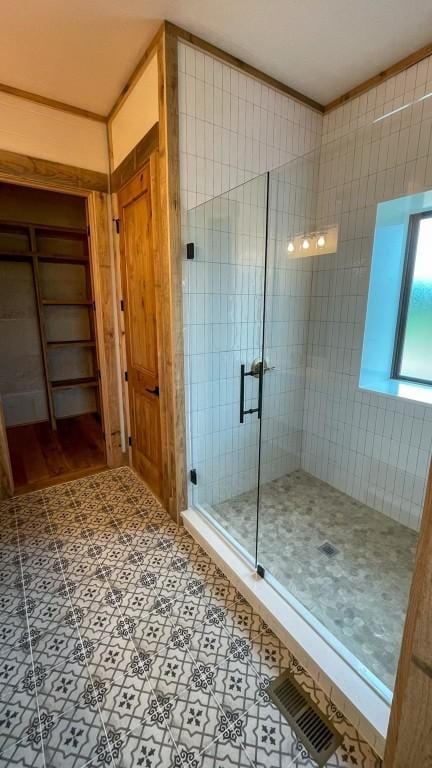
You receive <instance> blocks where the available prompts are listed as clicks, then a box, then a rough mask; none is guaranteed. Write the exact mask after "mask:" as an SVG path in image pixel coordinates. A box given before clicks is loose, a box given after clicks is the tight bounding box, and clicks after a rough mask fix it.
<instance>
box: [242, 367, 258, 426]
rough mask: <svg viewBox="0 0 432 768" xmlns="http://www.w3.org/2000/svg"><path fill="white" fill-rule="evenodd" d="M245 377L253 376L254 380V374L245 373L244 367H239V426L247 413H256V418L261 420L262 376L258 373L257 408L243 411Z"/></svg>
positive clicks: (251, 372) (252, 372)
mask: <svg viewBox="0 0 432 768" xmlns="http://www.w3.org/2000/svg"><path fill="white" fill-rule="evenodd" d="M246 376H254V377H255V378H256V372H254V371H247V372H245V366H244V365H241V366H240V424H243V423H244V417H245V416H246V414H248V413H257V414H258V418H259V419H260V418H261V407H262V380H263V375H262V373H260V376H259V390H258V408H249V410H247V411H245V409H244V401H245V378H246Z"/></svg>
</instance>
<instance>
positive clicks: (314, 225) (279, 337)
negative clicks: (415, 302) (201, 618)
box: [257, 123, 432, 700]
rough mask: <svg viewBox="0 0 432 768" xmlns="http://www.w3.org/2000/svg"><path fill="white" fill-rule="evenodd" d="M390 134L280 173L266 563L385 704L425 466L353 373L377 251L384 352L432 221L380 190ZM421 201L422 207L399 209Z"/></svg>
mask: <svg viewBox="0 0 432 768" xmlns="http://www.w3.org/2000/svg"><path fill="white" fill-rule="evenodd" d="M387 128H388V126H387ZM382 134H383V128H382V126H381V125H380V123H378V124H377V125H374V124H372V125H371V126H367V128H365V129H364V130H362V131H357V132H356V133H355V135H354V136H348V137H345V138H344V140H337V141H334V142H332V143H329V144H327V145H323V147H322V148H321V150H320V152H316V153H314V152H313V153H311V154H309V155H306V156H304V157H302V158H298V159H296V160H294V161H293V162H291V163H289V164H287V165H286V166H285V167H282V168H280V169H276V170H274V171H272V172H271V173H270V179H269V203H268V248H267V259H266V267H267V268H266V297H265V326H264V334H263V336H264V338H263V353H262V356H263V358H264V359H265V361H266V363H267V366H268V371H267V372H266V373H265V375H264V377H263V387H262V413H261V429H262V440H261V445H260V448H261V461H260V477H259V484H258V487H259V494H258V497H259V498H258V515H257V520H258V528H257V539H258V541H257V561H258V563H259V564H260V565H261V566H263V568H264V570H265V576H266V578H267V579H268V580H269V581H270V582H271V583H272V585H273V586H274V587H275V588H276V589H277V590H278V591H280V592H282V593H283V595H284V596H285V598H286V599H287V601H288V602H290V603H291V605H293V606H294V607H295V608H296V610H297V611H298V612H299V613H301V614H302V615H303V616H304V617H305V618H306V619H307V620H308V621H310V623H311V624H312V625H313V626H315V627H316V628H317V630H318V631H319V633H320V634H321V635H322V636H324V637H325V638H326V639H328V641H329V643H330V644H331V645H332V646H333V648H335V649H336V650H337V651H338V652H339V653H340V655H341V656H343V657H344V658H345V660H346V661H347V662H348V663H349V664H351V666H353V667H354V668H355V669H356V670H357V671H358V672H359V673H360V674H362V676H363V677H365V678H366V679H367V680H368V681H369V682H370V684H371V685H372V686H373V687H374V688H375V689H376V690H377V691H378V692H379V693H380V694H381V695H382V696H383V697H384V698H385V699H387V700H390V699H391V691H392V690H393V687H394V681H395V676H396V668H397V662H398V658H399V652H400V644H401V638H402V630H403V625H404V620H405V614H406V608H407V604H408V596H409V588H410V583H411V577H412V572H413V567H414V557H415V549H416V543H417V529H418V525H419V519H420V514H421V502H422V495H423V493H424V477H423V478H422V477H421V470H420V471H419V472H418V475H417V472H416V466H417V467H419V466H420V465H419V464H418V462H419V461H421V462H422V463H423V464H426V462H427V459H426V460H424V458H423V457H422V456H421V455H420V454H418V453H416V458H415V460H413V462H412V463H411V467H412V468H413V469H411V470H408V469H407V464H406V462H403V461H402V460H401V455H403V451H404V450H405V451H408V447H406V448H405V449H402V454H401V452H400V451H401V447H400V446H401V441H406V443H407V445H408V441H409V435H410V433H408V434H407V435H402V434H401V432H400V431H399V432H398V431H397V425H398V424H399V422H400V423H401V424H402V422H403V423H407V424H408V425H409V426H408V429H409V430H410V429H411V421H410V418H412V414H413V413H414V411H411V410H410V408H411V406H410V405H409V404H404V403H403V401H402V402H397V401H395V400H394V399H393V398H388V397H387V398H385V397H383V396H381V397H380V396H378V395H376V394H375V393H373V392H371V391H365V390H362V389H361V388H360V387H359V374H360V367H361V353H362V344H363V334H364V327H365V309H366V303H367V293H368V281H369V274H370V265H371V258H372V255H373V253H374V252H375V250H376V249H378V250H379V255H381V252H382V254H383V255H385V257H386V258H387V260H388V261H387V266H386V267H385V268H384V269H383V268H382V267H381V275H382V277H384V276H385V279H386V284H385V285H384V286H382V287H381V292H380V294H379V296H378V297H377V299H378V303H377V304H375V307H374V313H373V314H374V316H377V312H378V317H380V319H379V321H378V324H375V325H374V327H373V328H372V332H371V333H372V335H373V337H374V341H375V346H376V339H377V327H378V329H380V328H382V327H383V326H384V320H385V321H386V322H387V324H388V325H392V327H391V328H390V329H389V336H390V337H391V340H392V343H393V340H394V334H395V326H396V319H397V310H398V300H399V294H400V271H399V272H398V269H399V267H397V264H398V263H399V262H401V263H402V262H403V253H404V246H403V244H404V238H406V232H407V229H408V220H409V211H410V210H424V208H425V207H426V206H427V203H428V201H429V203H430V202H431V196H430V193H425V194H423V193H422V192H421V182H420V179H415V178H411V177H410V175H409V173H408V172H405V174H402V173H401V174H399V175H395V173H394V172H393V173H391V172H389V173H388V174H387V175H386V174H385V173H381V175H380V176H378V178H377V179H376V178H374V177H373V171H374V170H375V167H374V160H373V158H374V157H375V156H376V152H377V146H378V144H379V142H380V137H381V136H382ZM362 163H363V164H364V165H363V166H362ZM368 168H369V172H370V174H371V176H372V180H371V181H370V182H369V179H368V178H366V170H365V169H368ZM412 173H415V171H414V169H412ZM362 174H363V175H364V178H363V179H362ZM397 182H399V185H398V183H397ZM368 184H369V185H368ZM413 187H414V188H415V189H416V190H418V191H419V194H418V195H417V196H414V197H415V199H413V200H411V202H410V203H409V204H408V203H407V202H404V203H403V204H401V203H400V196H401V195H403V194H404V193H405V192H406V191H407V189H408V190H409V189H410V188H413ZM389 197H390V200H389V202H388V203H386V204H385V205H386V206H387V207H388V208H389V210H387V208H386V212H385V219H384V224H382V225H381V224H380V228H379V232H378V236H377V235H375V240H374V230H375V222H376V221H377V222H378V221H380V220H381V219H383V215H382V214H381V215H380V217H378V218H376V217H377V211H379V207H380V203H381V202H382V201H383V200H388V198H389ZM393 198H396V205H395V206H393V205H392V200H393ZM377 206H378V207H377ZM410 206H411V208H410ZM416 206H417V208H416ZM431 207H432V206H431ZM396 230H397V238H396V235H395V231H396ZM395 243H397V245H396V244H395ZM392 271H393V272H394V275H395V281H394V282H395V283H397V281H398V280H399V282H398V285H397V286H396V291H395V295H396V299H395V300H394V301H393V304H391V302H390V275H391V272H392ZM392 312H393V315H394V318H393V319H392ZM375 351H376V350H375ZM392 351H393V347H392V348H391V349H390V350H389V355H388V357H389V370H388V371H387V373H386V375H387V380H390V379H391V371H390V365H391V354H392ZM379 358H380V361H381V362H382V360H383V358H384V355H383V354H382V353H381V354H379ZM389 384H391V382H389ZM399 414H403V416H402V415H399ZM423 414H424V411H423V406H422V405H420V406H418V415H419V417H420V418H422V417H423ZM412 424H413V422H412ZM409 450H411V451H415V450H416V449H415V448H414V446H413V447H411V448H410V449H409ZM405 455H406V454H405ZM425 455H426V454H425ZM401 473H403V479H402V475H401ZM402 488H403V490H401V489H402ZM398 489H399V490H398ZM401 493H403V494H405V498H401V496H400V494H401ZM398 494H399V496H398ZM396 553H397V554H396Z"/></svg>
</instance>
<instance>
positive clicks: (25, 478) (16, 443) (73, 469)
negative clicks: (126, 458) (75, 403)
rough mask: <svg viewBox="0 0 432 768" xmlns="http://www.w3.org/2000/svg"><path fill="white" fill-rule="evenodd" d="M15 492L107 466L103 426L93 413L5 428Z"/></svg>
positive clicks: (72, 478)
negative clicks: (54, 421) (51, 423)
mask: <svg viewBox="0 0 432 768" xmlns="http://www.w3.org/2000/svg"><path fill="white" fill-rule="evenodd" d="M7 438H8V444H9V452H10V458H11V464H12V472H13V477H14V483H15V493H24V492H28V491H31V490H37V489H38V488H44V487H45V486H47V485H52V484H54V483H58V482H65V481H66V480H74V479H76V478H78V477H82V476H84V475H86V474H90V473H91V472H93V471H95V470H100V469H102V468H103V467H104V466H106V456H105V442H104V439H103V436H102V427H101V425H100V423H99V422H98V420H97V419H96V418H95V416H94V415H93V414H85V415H83V416H74V417H70V418H67V419H62V420H59V421H58V422H57V430H53V429H51V427H50V425H49V423H48V422H42V423H39V424H25V425H22V426H16V427H9V428H8V429H7Z"/></svg>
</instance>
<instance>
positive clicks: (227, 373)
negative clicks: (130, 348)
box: [179, 43, 432, 528]
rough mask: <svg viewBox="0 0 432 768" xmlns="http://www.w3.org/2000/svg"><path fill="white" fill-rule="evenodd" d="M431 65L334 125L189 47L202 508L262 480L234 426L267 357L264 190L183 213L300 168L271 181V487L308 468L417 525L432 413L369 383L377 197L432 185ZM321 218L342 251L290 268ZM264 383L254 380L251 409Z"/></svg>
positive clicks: (184, 107)
mask: <svg viewBox="0 0 432 768" xmlns="http://www.w3.org/2000/svg"><path fill="white" fill-rule="evenodd" d="M431 61H432V59H428V60H425V61H424V62H421V63H420V64H419V65H417V66H415V67H412V68H411V69H409V70H407V71H406V72H404V73H402V74H400V75H397V76H396V77H394V78H392V79H391V80H388V81H387V82H386V83H384V84H382V85H381V86H379V87H378V88H375V89H373V90H371V91H369V92H368V93H367V94H364V95H363V96H361V97H359V98H357V99H355V100H353V101H352V102H349V103H348V104H346V105H344V106H343V107H340V108H339V109H337V110H335V111H334V112H332V113H330V114H329V115H328V116H325V117H324V119H323V117H322V116H321V115H320V114H318V113H317V112H315V111H314V110H312V109H310V108H308V107H306V106H303V105H301V104H299V103H297V102H295V101H294V100H292V99H290V98H289V97H287V96H284V95H283V94H281V93H279V92H277V91H275V90H273V89H271V88H269V87H267V86H265V85H263V84H261V83H260V82H258V81H257V80H255V79H254V78H251V77H248V76H246V75H244V74H243V73H242V72H239V71H237V70H236V69H234V68H233V67H230V66H228V65H226V64H224V63H222V62H220V61H219V60H217V59H215V58H214V57H211V56H208V55H207V54H204V53H203V52H201V51H198V50H196V49H194V48H193V47H191V46H188V45H185V44H183V43H180V44H179V100H180V103H179V107H180V158H181V168H180V186H181V200H182V237H183V242H184V243H185V242H186V241H187V240H188V239H191V240H194V241H195V243H196V246H197V257H196V259H195V261H193V262H188V261H186V260H185V261H184V327H185V357H186V359H185V368H186V402H187V418H188V439H189V445H188V448H189V466H191V461H192V460H193V463H194V465H196V468H197V469H198V477H199V483H198V486H197V488H196V489H195V495H194V496H193V499H194V500H195V501H197V500H199V501H201V502H208V503H209V504H213V503H217V502H218V501H221V500H223V499H226V498H229V497H231V496H234V495H236V494H238V493H240V492H242V491H243V490H249V489H250V488H253V487H254V486H255V485H256V482H257V477H256V465H257V440H258V435H257V425H256V422H255V421H253V422H252V419H254V418H255V417H249V419H250V420H248V417H246V423H245V425H244V426H242V427H240V425H239V413H238V389H239V368H240V363H245V364H246V365H248V364H249V365H250V363H251V362H252V360H253V359H254V357H258V356H259V351H260V350H259V338H260V335H261V330H262V288H263V265H264V237H263V221H264V218H263V209H262V205H263V204H264V201H265V194H264V193H263V189H262V184H263V180H262V179H261V180H257V181H256V182H254V183H249V184H248V185H247V187H246V188H239V189H238V190H235V191H233V192H231V193H230V194H229V195H224V198H223V200H222V201H220V202H219V203H218V202H217V201H215V200H214V201H213V202H212V203H210V204H209V205H208V206H204V207H203V208H201V209H198V210H197V211H196V212H194V213H193V214H192V215H191V214H189V218H190V221H189V223H190V226H191V227H192V230H191V231H190V232H188V226H187V225H188V215H187V211H188V210H189V209H191V208H194V206H196V205H198V204H201V203H204V202H206V201H209V200H212V198H214V197H215V196H217V195H220V194H221V193H226V192H227V190H230V189H233V188H234V187H236V186H238V185H240V184H243V182H245V181H247V180H249V179H252V178H253V177H255V176H257V174H260V173H263V172H265V171H267V170H271V169H273V168H276V167H278V166H280V165H282V164H285V163H289V166H287V168H285V169H281V170H280V171H277V172H276V173H275V174H274V175H272V177H271V186H270V206H269V207H270V215H269V246H268V265H269V270H268V278H267V288H268V302H267V310H266V311H267V316H266V338H265V356H266V359H267V362H268V364H269V365H270V366H275V370H273V371H272V372H271V373H269V374H267V375H266V377H265V380H264V382H265V390H264V411H263V425H262V427H263V450H262V477H263V480H269V479H273V478H275V477H278V476H280V475H283V474H285V473H286V472H289V471H292V470H293V469H297V468H298V467H300V466H302V467H303V468H304V469H306V470H307V471H309V472H311V473H312V474H314V475H316V476H317V477H319V478H321V479H322V480H325V481H326V482H329V483H331V484H332V485H334V486H335V487H337V488H339V489H341V490H343V491H345V492H347V493H349V494H350V495H351V496H353V497H354V498H356V499H358V500H359V501H362V502H365V503H367V504H369V505H370V506H372V507H374V508H375V509H378V510H381V511H382V512H384V513H385V514H387V515H389V516H391V517H392V518H394V519H397V520H400V521H401V522H402V523H404V524H406V525H409V526H411V527H413V528H418V525H419V520H420V514H421V507H422V502H423V496H424V488H425V478H426V472H427V464H428V460H429V456H430V453H431V449H432V409H431V408H430V407H429V406H426V405H419V404H416V403H413V402H408V401H403V400H401V399H398V398H394V397H386V396H384V395H383V396H380V395H377V394H374V393H368V392H365V391H361V390H359V388H358V381H359V368H360V356H361V346H362V339H363V325H364V316H365V309H366V299H367V290H368V279H369V269H370V258H371V248H372V238H373V229H374V221H375V212H376V205H377V203H378V202H380V201H382V200H386V199H390V198H392V197H397V196H399V195H402V194H409V193H412V192H416V191H422V190H424V189H426V188H431V187H432V152H431V125H432V98H430V99H428V98H424V97H425V96H427V94H428V93H430V92H431V91H432V64H431ZM407 104H409V105H410V106H409V107H407V108H406V109H402V110H401V111H399V112H395V114H393V115H391V116H390V117H386V118H384V119H382V120H380V121H379V122H376V123H374V122H373V121H374V120H376V119H377V118H378V117H382V116H384V115H386V114H388V113H390V112H394V110H398V109H400V107H404V106H405V105H407ZM322 131H323V133H322ZM319 147H321V155H320V154H319V152H318V151H317V152H312V153H311V154H310V156H309V158H303V159H302V160H298V161H296V162H292V161H293V160H295V158H300V157H301V156H302V155H305V153H308V152H311V150H314V149H315V148H319ZM314 222H315V225H316V226H318V228H321V227H323V226H325V225H329V224H338V225H339V247H338V252H337V254H335V255H329V256H320V257H314V258H309V259H297V260H295V259H289V258H287V251H286V244H287V240H288V238H289V237H290V235H292V234H293V233H295V234H298V233H299V232H301V231H302V229H303V228H304V230H305V231H307V229H308V227H312V226H313V224H314ZM255 384H256V382H255V380H247V387H248V389H247V393H248V395H250V398H249V400H248V404H247V406H246V407H254V405H255V404H256V403H255V399H256V398H255V394H256V393H255V389H254V385H255ZM255 388H257V387H255ZM191 440H192V442H193V451H191V442H190V441H191ZM191 497H192V496H191Z"/></svg>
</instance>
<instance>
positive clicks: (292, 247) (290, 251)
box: [288, 240, 294, 253]
mask: <svg viewBox="0 0 432 768" xmlns="http://www.w3.org/2000/svg"><path fill="white" fill-rule="evenodd" d="M293 250H294V243H293V241H292V240H290V241H289V243H288V253H292V252H293Z"/></svg>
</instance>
